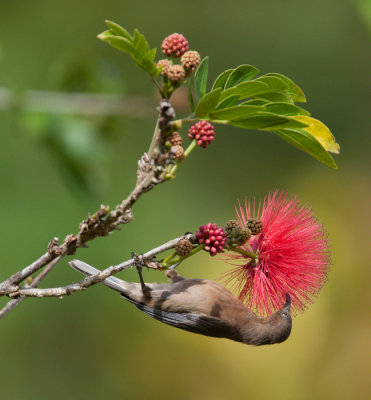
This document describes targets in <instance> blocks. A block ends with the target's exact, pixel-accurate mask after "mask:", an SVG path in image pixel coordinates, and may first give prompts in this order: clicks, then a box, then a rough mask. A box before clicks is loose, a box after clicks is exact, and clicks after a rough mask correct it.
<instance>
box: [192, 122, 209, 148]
mask: <svg viewBox="0 0 371 400" xmlns="http://www.w3.org/2000/svg"><path fill="white" fill-rule="evenodd" d="M188 137H189V138H190V139H196V143H197V145H198V146H200V147H203V148H204V149H206V147H207V146H208V145H209V144H210V143H211V142H212V141H213V140H214V137H215V131H214V127H213V126H212V125H211V124H210V123H209V122H207V121H199V122H196V123H195V124H193V125H192V126H191V127H190V129H189V131H188Z"/></svg>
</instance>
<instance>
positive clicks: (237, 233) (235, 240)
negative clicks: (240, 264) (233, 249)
mask: <svg viewBox="0 0 371 400" xmlns="http://www.w3.org/2000/svg"><path fill="white" fill-rule="evenodd" d="M225 234H226V236H227V241H228V244H229V245H230V246H242V245H243V244H245V243H246V242H247V241H248V240H249V239H250V237H251V232H250V229H248V228H241V226H240V224H239V222H238V221H237V220H235V219H232V220H230V221H228V222H227V224H226V227H225Z"/></svg>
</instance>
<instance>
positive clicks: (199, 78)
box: [195, 57, 209, 103]
mask: <svg viewBox="0 0 371 400" xmlns="http://www.w3.org/2000/svg"><path fill="white" fill-rule="evenodd" d="M208 69H209V57H205V58H204V59H203V60H202V61H201V63H200V65H199V66H198V68H197V70H196V73H195V92H196V102H197V103H198V102H199V101H200V99H201V98H202V97H203V96H205V93H206V84H207V74H208Z"/></svg>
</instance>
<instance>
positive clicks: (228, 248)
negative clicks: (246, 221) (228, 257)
mask: <svg viewBox="0 0 371 400" xmlns="http://www.w3.org/2000/svg"><path fill="white" fill-rule="evenodd" d="M225 249H226V250H229V251H234V252H236V253H240V254H242V255H244V256H246V257H248V258H252V259H254V260H256V259H257V258H258V256H257V255H256V254H255V253H252V252H251V251H247V250H244V249H241V248H240V247H230V246H226V247H225Z"/></svg>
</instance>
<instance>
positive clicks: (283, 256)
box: [223, 191, 330, 316]
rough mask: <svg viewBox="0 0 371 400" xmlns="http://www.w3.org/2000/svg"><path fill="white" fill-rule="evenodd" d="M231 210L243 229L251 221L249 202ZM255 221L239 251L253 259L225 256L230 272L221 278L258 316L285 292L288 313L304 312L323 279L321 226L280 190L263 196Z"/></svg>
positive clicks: (278, 303)
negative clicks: (256, 229) (256, 227)
mask: <svg viewBox="0 0 371 400" xmlns="http://www.w3.org/2000/svg"><path fill="white" fill-rule="evenodd" d="M236 212H237V215H238V221H239V223H240V225H241V227H244V226H245V225H246V223H247V222H248V220H249V219H250V218H253V217H255V216H254V215H252V212H253V213H255V201H254V205H253V207H251V204H250V202H248V201H247V200H245V207H242V206H241V204H240V203H239V204H238V207H236ZM257 217H258V218H260V219H261V221H262V223H263V230H262V231H261V233H260V234H258V235H256V236H252V237H251V239H250V240H249V241H248V242H247V243H245V244H244V245H243V246H241V247H240V249H243V250H246V251H247V252H252V253H255V254H256V256H257V258H256V259H252V258H251V259H249V258H246V257H245V256H244V255H243V254H240V253H233V252H230V253H228V254H226V255H225V257H227V258H228V259H229V263H230V264H232V265H236V268H234V269H233V270H231V271H229V272H228V273H227V274H226V275H224V277H223V278H225V279H226V281H227V283H231V284H232V286H233V288H234V289H236V290H237V291H238V293H239V299H240V300H241V301H242V302H244V303H246V304H248V306H249V307H250V308H251V309H253V310H254V311H256V312H257V313H258V314H259V315H261V316H266V315H270V314H271V313H273V312H274V311H276V310H278V309H280V308H281V307H282V306H283V304H284V303H285V296H286V293H289V295H290V296H291V304H292V306H291V310H292V312H293V314H296V313H297V312H298V311H299V312H300V311H304V310H305V309H306V307H307V305H308V304H310V303H312V302H313V301H314V299H315V297H316V296H317V295H318V293H319V291H320V290H321V288H322V287H323V286H324V284H325V282H326V279H327V272H328V268H329V264H330V252H329V248H328V241H327V236H326V233H325V231H324V228H323V226H322V225H321V224H320V223H319V222H318V220H317V219H316V217H315V216H314V214H313V212H312V210H311V209H310V208H309V207H305V206H303V205H301V204H300V203H299V200H298V199H297V198H296V196H292V197H289V196H288V194H287V193H286V192H278V191H275V192H273V193H271V194H268V195H267V196H266V197H265V198H264V202H263V204H261V202H260V203H259V207H258V215H257ZM247 260H248V261H247ZM232 261H233V262H232ZM236 261H242V262H243V264H240V263H239V264H236V263H235V262H236ZM246 261H247V262H246Z"/></svg>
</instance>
